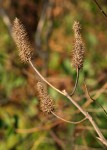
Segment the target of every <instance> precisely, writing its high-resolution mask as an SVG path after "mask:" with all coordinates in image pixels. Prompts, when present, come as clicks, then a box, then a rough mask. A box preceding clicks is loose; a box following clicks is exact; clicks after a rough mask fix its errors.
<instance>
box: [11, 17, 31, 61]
mask: <svg viewBox="0 0 107 150" xmlns="http://www.w3.org/2000/svg"><path fill="white" fill-rule="evenodd" d="M12 34H13V39H14V41H15V43H16V45H17V47H18V52H19V56H20V58H21V60H22V61H23V62H28V61H29V60H30V59H31V57H32V52H33V48H32V46H31V43H30V41H29V39H28V35H27V32H26V30H25V28H24V26H23V24H22V23H21V21H20V20H19V19H17V18H15V20H14V22H13V28H12Z"/></svg>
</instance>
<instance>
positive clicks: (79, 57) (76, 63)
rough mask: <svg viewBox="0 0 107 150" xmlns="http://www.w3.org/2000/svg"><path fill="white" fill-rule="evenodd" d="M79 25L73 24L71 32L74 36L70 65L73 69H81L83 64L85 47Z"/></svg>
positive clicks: (77, 23)
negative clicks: (72, 31) (71, 64)
mask: <svg viewBox="0 0 107 150" xmlns="http://www.w3.org/2000/svg"><path fill="white" fill-rule="evenodd" d="M80 29H81V27H80V24H79V22H76V21H75V22H74V25H73V30H74V35H75V43H74V48H73V57H72V63H73V67H74V68H76V69H77V68H78V69H81V68H82V67H83V62H84V52H85V46H84V43H83V41H82V37H81V33H80Z"/></svg>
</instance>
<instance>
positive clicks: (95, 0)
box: [93, 0, 107, 18]
mask: <svg viewBox="0 0 107 150" xmlns="http://www.w3.org/2000/svg"><path fill="white" fill-rule="evenodd" d="M93 1H94V2H95V3H96V5H97V6H98V8H99V10H100V11H101V13H102V14H103V15H104V16H105V17H106V18H107V14H106V13H105V12H104V11H103V9H102V8H101V6H100V5H99V3H98V2H97V0H93Z"/></svg>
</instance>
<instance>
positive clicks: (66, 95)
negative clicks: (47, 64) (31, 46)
mask: <svg viewBox="0 0 107 150" xmlns="http://www.w3.org/2000/svg"><path fill="white" fill-rule="evenodd" d="M29 63H30V65H31V66H32V67H33V69H34V70H35V72H36V73H37V75H39V76H40V78H41V79H42V80H43V81H44V82H46V83H47V84H48V85H49V86H50V87H52V88H53V89H54V90H56V91H57V92H59V93H60V94H62V95H64V96H65V97H66V98H68V99H69V100H70V101H71V102H72V104H73V105H74V106H75V107H76V108H78V109H79V110H80V112H81V113H82V114H83V115H84V116H85V117H86V118H87V119H88V120H89V122H90V123H91V124H92V126H93V127H94V129H95V131H96V133H97V134H98V139H99V140H100V141H101V142H102V143H103V144H104V145H105V146H107V141H106V139H105V137H104V136H103V134H102V133H101V131H100V129H99V128H98V126H97V124H96V123H95V122H94V120H93V118H92V117H91V116H90V114H89V113H88V112H85V111H84V110H83V109H82V107H81V106H80V105H79V104H78V103H77V102H76V101H74V100H73V99H72V98H71V97H70V95H69V94H68V93H67V92H66V91H65V90H63V91H62V92H61V91H60V90H58V89H57V88H55V87H54V86H53V85H51V84H50V83H49V82H48V81H47V80H46V79H45V78H44V77H43V76H42V75H41V74H40V73H39V72H38V71H37V69H36V68H35V67H34V66H33V64H32V62H31V61H30V60H29Z"/></svg>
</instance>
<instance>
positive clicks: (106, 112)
mask: <svg viewBox="0 0 107 150" xmlns="http://www.w3.org/2000/svg"><path fill="white" fill-rule="evenodd" d="M84 85H85V88H86V92H87V95H88V97H89V99H91V100H92V101H93V102H96V104H97V105H98V106H100V107H101V108H102V109H103V111H104V113H105V115H106V116H107V111H106V110H105V109H104V107H103V106H102V105H101V104H100V103H99V102H98V101H96V100H95V99H93V98H92V97H91V96H90V93H89V90H88V88H87V85H86V81H85V80H84Z"/></svg>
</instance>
